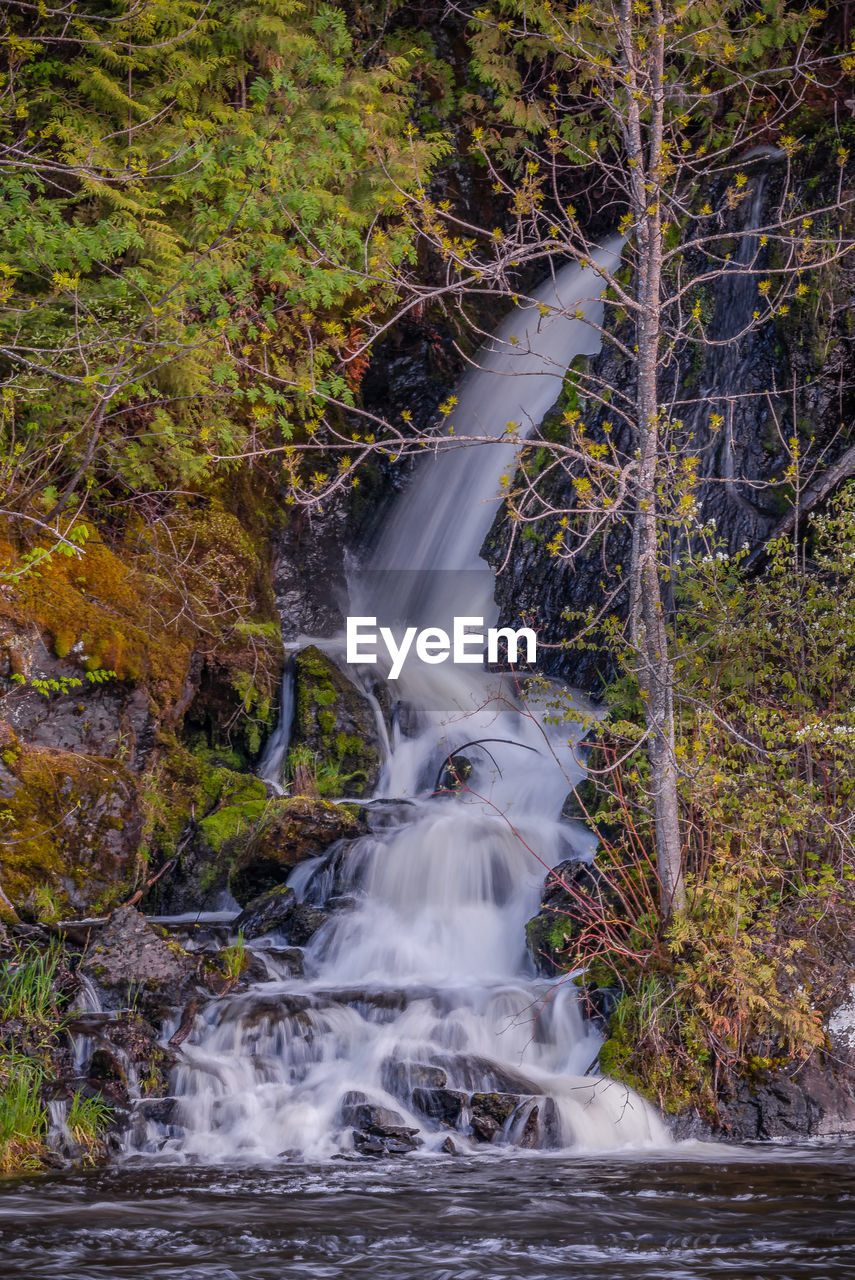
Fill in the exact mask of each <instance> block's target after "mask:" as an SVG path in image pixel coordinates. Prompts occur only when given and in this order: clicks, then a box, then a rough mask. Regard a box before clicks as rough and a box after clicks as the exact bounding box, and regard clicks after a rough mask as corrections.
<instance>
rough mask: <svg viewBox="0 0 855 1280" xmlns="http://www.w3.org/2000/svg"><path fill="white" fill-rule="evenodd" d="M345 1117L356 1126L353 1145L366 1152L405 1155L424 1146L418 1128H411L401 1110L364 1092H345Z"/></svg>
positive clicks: (342, 1107)
mask: <svg viewBox="0 0 855 1280" xmlns="http://www.w3.org/2000/svg"><path fill="white" fill-rule="evenodd" d="M341 1119H342V1123H343V1124H345V1125H352V1126H353V1145H354V1147H355V1148H356V1150H357V1151H359V1152H360V1153H361V1154H362V1155H368V1156H384V1155H386V1156H388V1155H404V1154H405V1153H406V1152H408V1151H415V1150H416V1148H417V1147H420V1146H421V1138H420V1137H419V1136H418V1133H419V1131H418V1129H411V1128H409V1127H408V1126H407V1125H406V1124H405V1123H404V1117H403V1116H402V1115H400V1114H399V1113H398V1112H397V1111H392V1110H391V1109H390V1108H389V1107H382V1106H378V1105H377V1104H376V1103H372V1102H369V1101H367V1099H366V1098H365V1095H364V1094H359V1093H349V1094H345V1096H344V1099H343V1100H342V1106H341Z"/></svg>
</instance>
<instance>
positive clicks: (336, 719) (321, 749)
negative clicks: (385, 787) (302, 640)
mask: <svg viewBox="0 0 855 1280" xmlns="http://www.w3.org/2000/svg"><path fill="white" fill-rule="evenodd" d="M373 737H374V725H373V712H372V710H371V708H370V707H369V705H368V703H367V702H366V700H365V699H364V698H363V696H362V694H361V693H360V692H359V691H358V689H356V687H355V686H354V685H353V684H351V682H350V681H349V680H348V679H347V678H346V676H345V675H344V674H343V673H342V672H341V671H339V669H338V667H336V665H335V663H333V662H332V661H331V660H330V659H329V658H327V656H326V655H325V654H323V653H322V652H321V651H320V650H319V649H318V648H316V647H315V646H314V645H311V646H309V647H308V648H306V649H303V650H302V651H301V652H300V653H299V654H298V655H297V659H296V672H295V713H294V732H293V736H292V742H293V745H294V748H295V751H296V752H297V754H298V756H299V759H300V760H301V761H303V762H304V763H305V762H306V761H309V760H311V762H312V770H313V772H314V774H315V776H316V778H317V780H318V787H319V790H321V792H322V794H325V795H330V796H340V795H344V794H345V792H350V793H354V794H357V795H361V794H362V793H363V791H365V790H366V789H367V788H368V787H369V785H370V783H371V782H372V780H373V779H374V778H375V777H376V775H377V768H378V763H379V756H378V752H377V748H376V746H375V744H374V741H373Z"/></svg>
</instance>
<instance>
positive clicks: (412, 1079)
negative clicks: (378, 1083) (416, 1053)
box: [380, 1058, 448, 1101]
mask: <svg viewBox="0 0 855 1280" xmlns="http://www.w3.org/2000/svg"><path fill="white" fill-rule="evenodd" d="M380 1079H381V1080H382V1082H383V1088H384V1089H388V1091H389V1093H393V1094H394V1095H395V1097H397V1098H401V1099H402V1100H403V1101H406V1100H407V1099H408V1098H409V1097H410V1095H411V1094H412V1092H413V1090H414V1089H444V1088H445V1087H446V1085H447V1084H448V1073H447V1072H446V1071H443V1069H442V1067H432V1066H430V1065H429V1064H428V1063H426V1062H401V1061H399V1060H398V1059H397V1058H387V1059H386V1061H385V1062H384V1063H383V1065H382V1067H381V1068H380Z"/></svg>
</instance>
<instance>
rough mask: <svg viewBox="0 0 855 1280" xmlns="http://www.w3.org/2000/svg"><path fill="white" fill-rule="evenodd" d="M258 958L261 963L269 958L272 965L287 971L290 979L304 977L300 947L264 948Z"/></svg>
mask: <svg viewBox="0 0 855 1280" xmlns="http://www.w3.org/2000/svg"><path fill="white" fill-rule="evenodd" d="M258 956H259V958H260V959H261V960H262V961H264V960H266V959H268V958H269V959H270V960H271V961H272V962H273V964H274V965H276V966H282V967H283V968H285V969H287V970H288V976H289V977H291V978H302V977H304V976H305V964H304V961H303V949H302V947H265V948H264V949H263V950H260V951H259V952H258Z"/></svg>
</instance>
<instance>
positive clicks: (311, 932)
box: [286, 902, 329, 947]
mask: <svg viewBox="0 0 855 1280" xmlns="http://www.w3.org/2000/svg"><path fill="white" fill-rule="evenodd" d="M328 919H329V912H328V911H323V910H322V909H321V908H320V907H313V906H312V905H311V904H310V903H308V902H298V903H297V905H296V907H295V908H294V910H293V912H292V914H291V919H290V920H289V922H288V927H287V932H286V936H287V938H288V941H289V942H290V943H292V944H293V946H295V947H305V945H306V943H307V942H310V941H311V939H312V938H313V937H314V936H315V934H316V933H317V932H318V930H319V929H320V928H321V926H322V925H325V924H326V922H327V920H328Z"/></svg>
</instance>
